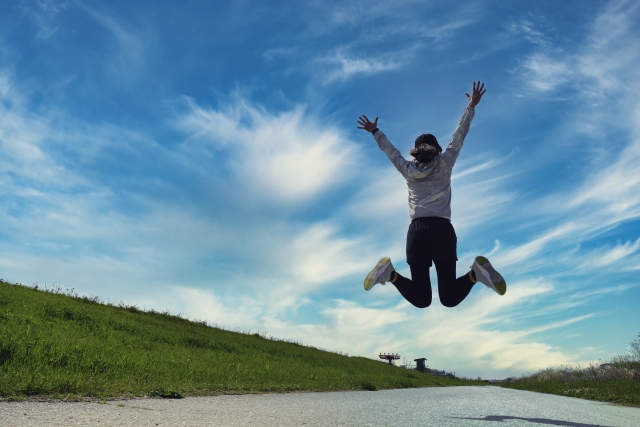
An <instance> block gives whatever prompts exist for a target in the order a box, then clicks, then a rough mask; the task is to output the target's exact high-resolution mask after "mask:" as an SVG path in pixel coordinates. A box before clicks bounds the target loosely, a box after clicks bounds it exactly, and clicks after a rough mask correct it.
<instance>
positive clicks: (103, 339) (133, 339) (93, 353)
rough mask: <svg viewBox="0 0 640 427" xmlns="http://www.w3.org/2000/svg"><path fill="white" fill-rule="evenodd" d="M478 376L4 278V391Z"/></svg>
mask: <svg viewBox="0 0 640 427" xmlns="http://www.w3.org/2000/svg"><path fill="white" fill-rule="evenodd" d="M473 384H482V383H481V382H477V381H475V382H474V381H463V380H458V379H455V378H451V377H435V376H432V375H429V374H422V373H419V372H416V371H407V370H405V369H402V368H399V367H395V366H390V365H388V364H386V363H382V362H378V361H375V360H371V359H366V358H362V357H348V356H346V355H340V354H336V353H332V352H327V351H322V350H319V349H316V348H313V347H308V346H303V345H300V344H297V343H292V342H286V341H282V340H277V339H268V338H266V337H262V336H260V335H258V334H253V335H251V334H243V333H238V332H232V331H227V330H223V329H218V328H214V327H211V326H208V325H207V324H206V323H204V322H193V321H189V320H186V319H184V318H182V317H179V316H172V315H170V314H168V313H158V312H154V311H142V310H140V309H138V308H137V307H132V306H124V305H119V306H113V305H110V304H103V303H101V302H99V301H98V299H97V298H87V297H81V296H78V295H71V294H62V293H60V290H58V291H57V292H55V291H54V292H52V291H51V290H49V291H48V292H44V291H42V290H37V289H32V288H29V287H25V286H22V285H14V284H10V283H6V282H4V281H0V397H2V398H5V399H7V398H8V399H21V398H23V397H25V396H47V397H54V398H84V397H97V398H108V397H116V396H162V397H181V396H186V395H210V394H231V393H261V392H291V391H327V390H362V389H365V390H376V389H386V388H407V387H429V386H449V385H473Z"/></svg>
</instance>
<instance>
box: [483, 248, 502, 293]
mask: <svg viewBox="0 0 640 427" xmlns="http://www.w3.org/2000/svg"><path fill="white" fill-rule="evenodd" d="M476 262H477V263H478V268H479V269H480V270H481V271H482V273H483V274H484V275H485V276H486V277H488V278H489V281H490V282H491V287H492V288H493V289H494V290H495V291H496V292H497V293H498V294H499V295H504V294H506V293H507V282H505V281H504V278H503V277H502V276H501V275H500V273H498V272H497V271H496V270H495V268H493V266H492V265H491V263H490V262H489V260H488V259H486V258H485V257H483V256H478V257H476ZM486 264H489V265H487V266H486V267H485V265H486Z"/></svg>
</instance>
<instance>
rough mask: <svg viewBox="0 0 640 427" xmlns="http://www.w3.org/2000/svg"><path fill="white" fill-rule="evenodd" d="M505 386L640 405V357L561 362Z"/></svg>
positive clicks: (511, 380)
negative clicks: (574, 363) (583, 364)
mask: <svg viewBox="0 0 640 427" xmlns="http://www.w3.org/2000/svg"><path fill="white" fill-rule="evenodd" d="M501 385H502V387H508V388H516V389H520V390H530V391H537V392H540V393H549V394H558V395H562V396H570V397H580V398H584V399H591V400H600V401H604V402H612V403H619V404H623V405H629V406H640V361H638V360H634V358H633V357H617V358H615V359H613V360H612V361H611V362H610V363H608V364H604V365H600V364H591V365H589V366H588V367H586V368H582V367H580V366H577V367H572V366H560V367H551V368H547V369H543V370H541V371H539V372H538V373H536V374H533V375H531V376H528V377H521V378H517V379H510V380H508V381H507V382H505V383H502V384H501Z"/></svg>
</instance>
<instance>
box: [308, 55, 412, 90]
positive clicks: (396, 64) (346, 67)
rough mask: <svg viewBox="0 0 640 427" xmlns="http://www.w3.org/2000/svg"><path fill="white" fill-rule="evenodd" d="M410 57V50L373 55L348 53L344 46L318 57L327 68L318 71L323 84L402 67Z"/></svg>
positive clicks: (319, 61)
mask: <svg viewBox="0 0 640 427" xmlns="http://www.w3.org/2000/svg"><path fill="white" fill-rule="evenodd" d="M409 58H410V50H409V51H405V52H399V53H392V54H389V53H387V54H382V55H376V56H375V57H365V56H354V55H350V54H349V53H348V52H347V50H346V49H345V48H339V49H336V51H335V52H333V53H332V54H331V55H328V56H325V57H322V58H319V59H318V60H317V61H318V63H319V64H326V66H327V68H328V70H324V69H323V70H321V71H320V72H319V73H318V76H319V77H320V79H321V81H322V83H323V84H329V83H331V82H334V81H336V80H342V81H345V80H348V79H349V78H351V77H353V76H356V75H358V74H362V75H365V76H368V75H372V74H378V73H381V72H384V71H390V70H395V69H398V68H400V67H402V66H403V65H404V64H405V63H406V62H407V61H408V60H409Z"/></svg>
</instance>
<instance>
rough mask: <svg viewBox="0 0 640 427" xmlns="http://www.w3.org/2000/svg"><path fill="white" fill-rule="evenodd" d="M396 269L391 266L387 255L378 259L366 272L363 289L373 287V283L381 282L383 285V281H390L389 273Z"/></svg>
mask: <svg viewBox="0 0 640 427" xmlns="http://www.w3.org/2000/svg"><path fill="white" fill-rule="evenodd" d="M395 270H396V269H395V268H393V264H391V260H390V259H389V258H388V257H384V258H382V259H381V260H380V261H378V264H376V266H375V267H373V270H371V271H370V272H369V274H367V277H365V279H364V290H365V291H368V290H369V289H371V288H373V285H376V284H378V283H381V284H383V285H384V282H389V281H391V274H392V273H393V272H394V271H395Z"/></svg>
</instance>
